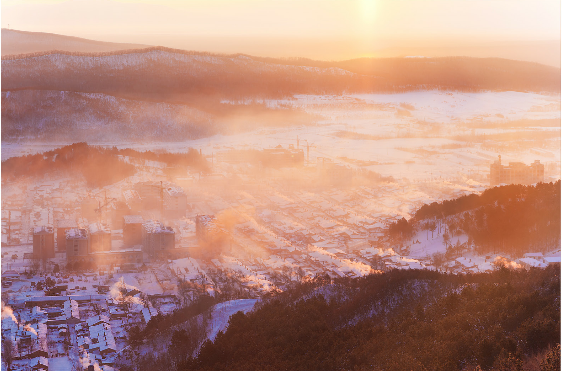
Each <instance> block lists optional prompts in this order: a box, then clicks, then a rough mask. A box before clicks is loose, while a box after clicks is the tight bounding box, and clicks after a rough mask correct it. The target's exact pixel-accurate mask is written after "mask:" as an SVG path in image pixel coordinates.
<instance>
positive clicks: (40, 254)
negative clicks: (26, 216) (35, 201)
mask: <svg viewBox="0 0 562 371" xmlns="http://www.w3.org/2000/svg"><path fill="white" fill-rule="evenodd" d="M54 257H55V233H54V231H53V228H52V227H46V226H41V227H35V228H34V229H33V258H34V259H42V260H46V259H50V258H54Z"/></svg>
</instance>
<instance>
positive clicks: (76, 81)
mask: <svg viewBox="0 0 562 371" xmlns="http://www.w3.org/2000/svg"><path fill="white" fill-rule="evenodd" d="M19 89H35V90H59V91H80V92H89V93H104V94H110V95H117V96H121V97H125V98H132V99H144V100H157V101H168V102H182V101H185V100H188V99H189V98H190V97H193V96H201V95H205V96H215V97H221V98H223V97H227V98H243V97H256V96H260V97H281V96H290V95H294V94H342V93H352V92H398V91H410V90H426V89H447V90H462V91H483V90H514V91H548V92H560V69H559V68H555V67H549V66H544V65H540V64H536V63H529V62H520V61H509V60H502V59H478V58H466V57H455V58H389V59H357V60H350V61H344V62H318V61H311V60H305V59H296V60H279V59H268V58H255V57H249V56H245V55H213V54H205V53H197V52H186V51H181V50H174V49H167V48H161V47H158V48H148V49H142V50H129V51H121V52H114V53H96V54H93V53H89V54H86V53H63V52H51V53H37V54H32V55H25V56H10V57H3V58H2V90H4V91H7V90H19Z"/></svg>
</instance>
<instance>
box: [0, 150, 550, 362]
mask: <svg viewBox="0 0 562 371" xmlns="http://www.w3.org/2000/svg"><path fill="white" fill-rule="evenodd" d="M255 155H256V154H255V153H248V152H244V151H229V152H225V153H222V154H219V155H217V156H216V157H217V158H215V157H214V156H213V157H212V158H211V161H212V165H213V169H212V172H211V173H208V174H201V173H200V172H195V171H190V170H188V169H184V170H183V171H182V172H180V174H177V172H176V173H174V174H173V175H170V172H167V171H165V170H166V169H165V167H166V164H165V163H159V162H155V161H144V162H139V161H133V159H130V158H127V157H126V156H120V159H121V160H122V161H125V162H133V163H135V167H136V173H135V175H133V176H130V177H127V178H125V179H124V180H122V181H119V182H117V183H114V184H111V185H108V186H105V187H102V188H96V189H92V188H91V187H88V186H87V185H86V184H85V183H84V181H82V180H80V179H79V178H73V177H58V176H45V177H44V178H43V179H41V180H37V181H35V182H30V181H20V182H10V183H9V184H8V183H7V184H3V185H2V189H3V200H2V201H3V207H2V245H3V248H2V288H3V289H2V303H3V309H2V337H3V339H4V340H9V342H10V344H11V346H13V348H14V355H15V356H16V357H17V358H18V359H26V360H29V361H28V362H29V363H28V364H29V365H30V367H31V368H32V369H34V370H38V369H49V368H51V369H53V368H56V369H58V368H65V367H67V368H68V367H74V368H75V369H82V368H83V369H86V368H88V367H95V369H103V370H105V371H107V370H111V369H112V367H113V366H114V365H115V362H116V359H117V358H118V357H119V354H120V352H121V351H122V350H123V349H125V348H126V347H127V346H128V345H129V342H128V340H129V336H128V332H129V331H130V329H132V328H133V327H135V328H142V327H144V326H146V325H147V324H148V323H149V322H150V320H151V318H152V317H154V316H156V315H158V314H170V313H172V312H173V311H174V310H176V309H178V308H180V307H182V306H186V305H189V304H190V303H192V302H194V301H195V300H197V299H198V298H200V297H201V296H205V295H208V296H211V297H221V298H223V299H224V300H230V299H258V298H260V297H261V296H263V295H264V294H268V293H269V294H270V293H272V292H273V293H274V292H279V291H283V290H285V289H286V288H288V287H291V285H293V284H295V283H296V282H300V281H302V280H307V279H312V278H314V277H317V276H320V275H324V274H327V275H328V276H330V277H331V278H333V279H335V278H338V277H361V276H364V275H367V274H370V273H374V272H376V271H381V270H388V269H393V268H398V269H404V268H406V269H408V268H412V269H416V268H417V269H439V270H443V271H448V272H465V273H467V272H473V273H476V272H485V271H490V270H493V269H494V267H495V266H496V265H497V264H498V262H499V263H501V264H507V265H513V266H518V267H521V266H537V267H544V266H546V265H548V264H549V263H555V262H560V254H559V252H560V251H559V250H558V251H557V252H544V253H543V252H537V253H528V254H525V255H524V256H521V257H517V258H516V257H509V256H501V255H499V254H498V255H494V256H479V255H478V254H476V253H474V252H472V253H471V252H468V253H463V254H461V255H458V256H452V257H450V259H449V260H447V261H445V262H443V261H439V262H437V261H436V256H437V255H439V253H443V252H444V251H445V250H446V249H447V242H448V241H446V240H445V239H446V237H444V236H445V235H446V232H445V228H443V229H441V228H439V229H437V230H434V229H432V230H431V231H430V230H429V229H428V230H423V231H419V232H418V233H417V234H416V235H414V236H413V238H412V239H411V243H410V244H409V245H403V244H401V245H399V246H397V245H394V244H393V243H392V241H389V240H388V236H387V234H386V233H385V231H386V230H387V228H388V226H389V225H390V224H391V223H394V222H397V221H399V220H400V219H402V218H409V217H410V216H411V215H412V214H413V213H414V212H415V211H416V209H418V208H419V207H420V206H422V205H423V204H426V203H427V204H428V203H431V202H433V201H439V200H444V199H450V198H454V197H458V196H460V195H464V194H468V193H478V192H481V191H483V190H484V189H486V188H487V184H486V182H492V183H494V182H495V184H500V183H502V184H505V183H512V182H516V181H517V182H525V183H526V184H533V183H537V182H541V181H544V166H543V165H542V164H540V162H539V161H537V162H535V163H533V164H532V165H531V166H526V165H524V164H522V163H516V164H510V167H505V166H502V165H501V158H500V159H499V160H498V161H496V162H495V163H493V164H491V165H490V175H489V176H487V177H485V176H482V177H481V179H478V180H479V181H475V180H472V179H471V184H472V188H470V187H468V188H467V187H466V181H464V183H463V184H464V185H463V186H461V185H460V184H459V183H457V184H455V183H454V182H451V181H442V180H439V179H429V180H427V181H419V182H407V183H406V182H404V181H398V180H395V179H393V178H384V177H380V176H378V175H377V174H369V173H366V172H364V171H360V170H358V169H356V168H353V167H350V166H347V165H346V164H345V163H338V162H335V161H334V160H333V159H330V158H324V157H316V158H315V159H314V160H313V161H311V160H310V157H309V151H308V148H307V149H306V150H303V149H301V148H298V147H297V148H295V147H294V146H293V145H291V146H289V147H288V148H282V147H281V146H278V147H277V148H274V149H270V150H264V151H262V152H261V153H258V157H257V158H253V157H252V156H255ZM512 168H513V169H517V170H513V172H514V174H515V173H516V175H512V174H511V172H512V170H510V169H512ZM498 169H499V170H498ZM516 176H517V177H518V178H515V177H516ZM512 178H513V179H512ZM458 181H459V182H460V181H461V180H460V179H459V180H458ZM434 232H435V233H434ZM454 238H455V240H456V244H457V246H459V245H462V246H465V247H466V246H467V244H468V243H469V242H468V241H467V239H466V236H463V235H458V236H456V237H454ZM465 250H469V249H465Z"/></svg>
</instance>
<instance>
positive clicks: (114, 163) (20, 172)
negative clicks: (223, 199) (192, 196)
mask: <svg viewBox="0 0 562 371" xmlns="http://www.w3.org/2000/svg"><path fill="white" fill-rule="evenodd" d="M145 161H157V162H162V163H164V164H166V165H167V166H168V167H171V168H174V167H182V168H184V169H185V168H187V167H189V168H192V169H195V170H198V171H204V172H205V171H208V169H209V164H208V162H207V160H206V159H205V158H204V157H203V156H202V155H201V154H200V153H199V152H197V151H196V150H194V149H192V148H190V149H189V150H188V151H187V153H154V152H152V151H145V152H139V151H135V150H133V149H130V148H126V149H117V148H116V147H113V148H106V147H98V146H91V145H88V144H87V143H74V144H71V145H68V146H64V147H61V148H57V149H54V150H52V151H47V152H44V153H38V154H35V155H27V156H20V157H11V158H9V159H7V160H5V161H2V181H3V182H4V181H10V180H17V179H19V178H38V177H42V176H45V175H52V174H62V175H79V176H82V177H83V178H84V180H85V181H86V183H87V184H88V185H89V186H92V187H103V186H106V185H109V184H113V183H116V182H118V181H120V180H123V179H125V178H127V177H129V176H132V175H134V174H135V172H136V168H135V165H133V163H140V164H144V163H145Z"/></svg>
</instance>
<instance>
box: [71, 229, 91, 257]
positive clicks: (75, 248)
mask: <svg viewBox="0 0 562 371" xmlns="http://www.w3.org/2000/svg"><path fill="white" fill-rule="evenodd" d="M89 253H90V238H89V236H88V230H87V229H84V228H71V229H69V230H68V231H66V260H67V261H69V262H70V261H73V260H79V259H84V260H85V259H86V258H87V257H88V254H89Z"/></svg>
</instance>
